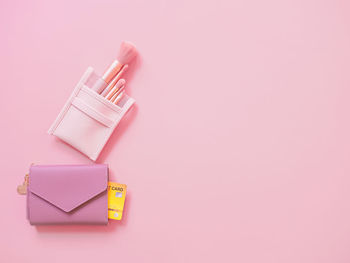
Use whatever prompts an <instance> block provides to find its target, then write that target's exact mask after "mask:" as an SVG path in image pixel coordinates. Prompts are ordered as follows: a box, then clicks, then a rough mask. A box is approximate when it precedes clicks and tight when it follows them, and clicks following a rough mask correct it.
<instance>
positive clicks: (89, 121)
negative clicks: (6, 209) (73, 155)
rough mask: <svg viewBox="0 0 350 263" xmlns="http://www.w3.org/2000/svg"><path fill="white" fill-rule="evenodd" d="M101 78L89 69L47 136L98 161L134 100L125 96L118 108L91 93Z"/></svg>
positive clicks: (93, 92)
mask: <svg viewBox="0 0 350 263" xmlns="http://www.w3.org/2000/svg"><path fill="white" fill-rule="evenodd" d="M99 79H100V77H99V76H98V75H97V74H96V73H95V72H94V70H93V68H91V67H90V68H88V69H87V70H86V72H85V74H84V75H83V76H82V78H81V79H80V81H79V83H78V84H77V86H76V87H75V89H74V90H73V92H72V94H71V96H70V97H69V99H68V101H67V102H66V104H65V105H64V107H63V109H62V110H61V112H60V114H59V115H58V117H57V118H56V120H55V122H54V123H53V124H52V125H51V127H50V129H49V131H48V133H49V134H53V135H55V136H57V137H58V138H60V139H61V140H63V141H65V142H66V143H68V144H69V145H71V146H73V147H74V148H75V149H77V150H79V151H80V152H82V153H83V154H85V155H86V156H88V157H89V158H90V159H91V160H93V161H96V159H97V158H98V156H99V155H100V153H101V151H102V149H103V147H104V146H105V145H106V143H107V141H108V139H109V138H110V136H111V135H112V133H113V131H114V130H115V128H116V127H117V125H118V123H119V122H120V120H121V119H122V118H123V117H124V115H125V114H126V113H127V112H128V110H129V109H130V108H131V106H132V105H133V104H134V102H135V100H134V99H132V98H130V97H128V96H127V95H125V96H124V98H123V99H122V101H121V102H120V103H118V105H119V106H118V105H115V104H113V103H111V102H110V101H109V100H107V99H106V98H104V97H103V96H101V95H99V94H98V93H96V92H95V91H93V90H92V89H91V87H92V86H93V85H94V83H96V81H98V80H99Z"/></svg>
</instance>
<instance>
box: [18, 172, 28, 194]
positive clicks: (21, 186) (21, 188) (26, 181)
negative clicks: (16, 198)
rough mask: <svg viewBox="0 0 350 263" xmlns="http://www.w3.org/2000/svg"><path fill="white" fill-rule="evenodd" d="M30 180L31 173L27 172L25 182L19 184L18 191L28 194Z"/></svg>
mask: <svg viewBox="0 0 350 263" xmlns="http://www.w3.org/2000/svg"><path fill="white" fill-rule="evenodd" d="M28 181H29V175H28V174H26V175H25V176H24V182H23V184H20V185H19V186H17V193H19V194H20V195H25V194H27V187H28Z"/></svg>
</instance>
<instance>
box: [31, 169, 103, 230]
mask: <svg viewBox="0 0 350 263" xmlns="http://www.w3.org/2000/svg"><path fill="white" fill-rule="evenodd" d="M107 184H108V166H107V165H104V164H96V165H33V166H31V168H30V172H29V183H28V190H27V218H28V220H29V222H30V224H32V225H47V224H107V223H108V199H107V197H108V196H107Z"/></svg>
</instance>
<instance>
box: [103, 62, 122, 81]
mask: <svg viewBox="0 0 350 263" xmlns="http://www.w3.org/2000/svg"><path fill="white" fill-rule="evenodd" d="M122 67H123V64H122V63H120V62H119V61H118V60H114V61H113V63H112V64H111V65H110V66H109V68H108V69H107V70H106V72H105V73H104V74H103V76H102V79H103V80H104V81H105V82H106V83H107V85H108V84H109V83H110V82H111V80H112V79H113V78H114V76H115V75H117V74H118V72H119V71H120V70H121V68H122Z"/></svg>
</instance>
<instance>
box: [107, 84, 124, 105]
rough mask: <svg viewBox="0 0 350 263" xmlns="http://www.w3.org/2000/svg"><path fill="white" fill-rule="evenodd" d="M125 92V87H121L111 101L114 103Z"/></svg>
mask: <svg viewBox="0 0 350 263" xmlns="http://www.w3.org/2000/svg"><path fill="white" fill-rule="evenodd" d="M124 90H125V85H124V86H121V87H120V89H118V91H117V92H116V93H115V94H114V95H113V96H112V97H111V99H110V101H111V102H113V103H114V101H115V100H116V98H118V97H119V95H120V94H121V93H123V94H124Z"/></svg>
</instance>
